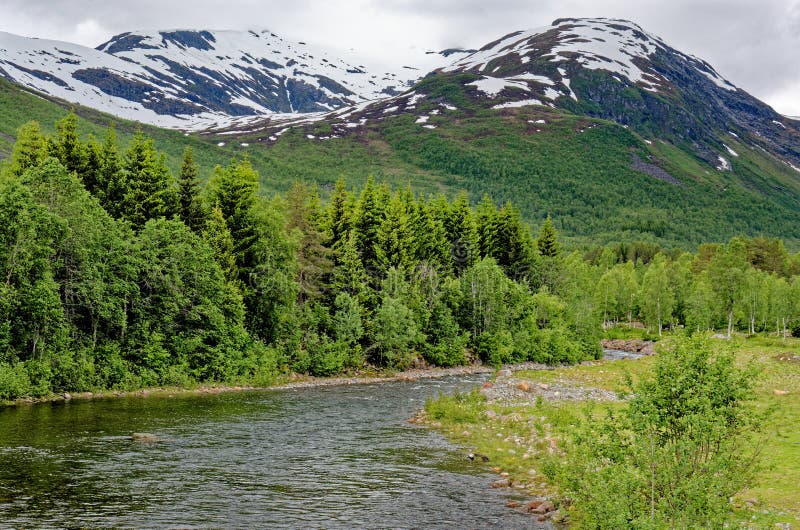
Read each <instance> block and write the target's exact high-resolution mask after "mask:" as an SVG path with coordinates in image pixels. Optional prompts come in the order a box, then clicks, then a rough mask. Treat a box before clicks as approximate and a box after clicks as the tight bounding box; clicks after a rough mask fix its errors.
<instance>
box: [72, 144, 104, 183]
mask: <svg viewBox="0 0 800 530" xmlns="http://www.w3.org/2000/svg"><path fill="white" fill-rule="evenodd" d="M102 149H103V148H102V147H101V145H100V144H99V143H98V142H97V139H96V138H95V137H94V135H91V134H90V135H89V138H88V139H87V141H86V148H85V151H84V153H85V155H86V159H85V161H84V165H83V172H82V173H81V174H80V175H78V176H79V177H80V179H81V181H82V182H83V185H84V187H85V188H86V189H87V190H88V191H89V193H91V194H92V195H94V196H95V197H97V186H98V179H99V178H100V173H101V170H102V167H103V153H102Z"/></svg>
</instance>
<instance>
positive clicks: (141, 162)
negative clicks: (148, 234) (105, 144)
mask: <svg viewBox="0 0 800 530" xmlns="http://www.w3.org/2000/svg"><path fill="white" fill-rule="evenodd" d="M122 170H123V171H124V172H125V178H126V181H127V190H126V192H125V195H124V197H123V201H122V204H123V209H122V212H121V215H122V217H123V218H124V219H126V220H128V221H130V223H131V224H132V225H133V226H134V227H135V228H141V227H143V226H144V224H145V223H146V222H147V221H148V220H150V219H158V218H161V217H164V218H169V217H171V216H172V215H174V214H176V213H178V194H177V190H176V189H175V182H174V178H173V176H172V173H171V172H170V170H169V169H168V168H167V165H166V159H165V156H164V155H163V154H159V153H158V152H157V151H156V149H155V146H154V145H153V141H152V139H148V138H145V136H144V134H143V133H142V132H141V131H139V132H137V134H136V135H135V136H134V137H133V141H132V142H131V145H130V146H129V147H128V151H127V152H126V153H125V160H124V162H123V164H122Z"/></svg>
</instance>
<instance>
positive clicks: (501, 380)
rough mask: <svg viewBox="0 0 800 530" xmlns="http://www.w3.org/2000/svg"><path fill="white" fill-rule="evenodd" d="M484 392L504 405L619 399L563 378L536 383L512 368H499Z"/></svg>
mask: <svg viewBox="0 0 800 530" xmlns="http://www.w3.org/2000/svg"><path fill="white" fill-rule="evenodd" d="M480 392H481V394H483V395H484V396H486V399H487V401H488V402H489V403H498V404H501V405H530V404H534V403H536V402H537V401H538V400H542V399H543V400H547V401H618V399H619V398H618V397H617V395H616V394H615V393H613V392H609V391H608V390H602V389H600V388H592V387H587V386H583V385H581V384H580V383H578V382H577V381H570V380H568V379H560V380H558V381H555V382H552V383H537V382H532V381H527V380H524V379H517V378H515V377H514V374H513V372H512V371H511V370H500V371H499V372H498V373H497V378H496V379H495V380H494V382H487V383H485V384H484V385H483V387H482V388H481V391H480Z"/></svg>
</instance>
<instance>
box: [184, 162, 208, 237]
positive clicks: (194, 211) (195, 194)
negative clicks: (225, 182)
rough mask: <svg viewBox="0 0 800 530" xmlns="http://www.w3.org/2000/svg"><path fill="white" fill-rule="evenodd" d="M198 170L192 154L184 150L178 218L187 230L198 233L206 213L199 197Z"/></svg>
mask: <svg viewBox="0 0 800 530" xmlns="http://www.w3.org/2000/svg"><path fill="white" fill-rule="evenodd" d="M198 174H199V168H198V167H197V164H195V162H194V152H193V151H192V148H191V147H187V148H186V152H185V153H184V155H183V164H182V165H181V172H180V177H179V179H178V216H179V217H180V218H181V221H183V222H184V224H186V226H188V227H189V228H191V229H192V230H194V232H195V233H199V232H200V231H201V230H202V229H203V227H204V225H205V222H206V217H207V215H206V212H205V208H204V206H203V201H202V199H201V197H200V181H199V178H198Z"/></svg>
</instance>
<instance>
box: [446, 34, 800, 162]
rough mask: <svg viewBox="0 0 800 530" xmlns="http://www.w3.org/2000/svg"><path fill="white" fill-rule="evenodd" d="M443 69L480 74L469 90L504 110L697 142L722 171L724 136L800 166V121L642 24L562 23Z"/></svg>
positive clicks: (513, 37) (726, 157)
mask: <svg viewBox="0 0 800 530" xmlns="http://www.w3.org/2000/svg"><path fill="white" fill-rule="evenodd" d="M442 72H443V73H444V74H450V75H453V74H459V73H468V74H474V75H477V76H480V77H479V78H477V79H476V80H474V81H472V82H469V83H468V84H469V85H470V86H474V87H475V91H476V92H477V93H479V94H480V96H482V97H485V98H487V99H489V100H502V101H501V102H500V103H498V104H497V106H501V105H502V106H511V105H513V106H517V105H526V104H541V105H552V106H556V107H560V108H563V109H565V110H568V111H571V112H574V113H576V114H584V115H588V116H593V117H598V118H603V119H608V120H612V121H615V122H617V123H619V124H622V125H625V126H630V127H633V128H634V129H635V130H637V131H638V132H640V133H641V134H643V135H645V136H646V137H649V138H660V139H669V140H671V141H673V142H677V143H681V144H688V145H691V146H692V148H693V150H694V151H695V152H696V154H697V155H698V156H700V157H701V158H702V159H704V160H705V161H706V162H708V163H710V164H714V165H715V166H719V167H722V168H727V169H729V168H730V159H731V158H732V157H736V156H737V153H736V152H735V151H734V150H732V149H730V148H729V147H728V146H727V144H726V141H725V137H724V136H722V137H720V133H722V134H723V135H725V134H726V135H728V137H729V138H730V137H734V138H742V137H744V138H745V139H746V141H747V142H751V143H753V144H755V145H759V146H761V147H763V148H765V149H767V150H769V151H770V152H772V153H775V154H777V155H778V156H780V157H782V158H783V159H785V160H786V162H787V163H789V164H792V166H793V167H795V168H800V122H798V121H796V120H793V119H790V118H787V117H785V116H781V115H780V114H778V113H777V112H775V111H774V110H773V109H772V108H770V107H769V106H768V105H766V104H764V103H763V102H761V101H759V100H758V99H756V98H754V97H753V96H751V95H750V94H748V93H747V92H745V91H744V90H742V89H740V88H737V87H736V86H734V85H733V84H731V83H730V82H729V81H727V80H726V79H724V78H723V77H722V76H721V75H720V74H719V73H717V72H716V70H714V68H713V67H712V66H711V65H710V64H708V63H707V62H705V61H703V60H702V59H699V58H697V57H694V56H692V55H687V54H685V53H682V52H680V51H678V50H676V49H674V48H672V47H670V46H669V45H668V44H667V43H665V42H664V41H663V40H662V39H660V38H659V37H656V36H654V35H652V34H649V33H647V32H646V31H645V30H643V29H642V28H641V27H640V26H638V25H637V24H635V23H633V22H629V21H624V20H610V19H560V20H556V21H555V22H554V23H553V24H552V26H548V27H544V28H539V29H537V30H532V31H525V32H515V33H511V34H509V35H506V36H505V37H503V38H501V39H498V40H496V41H494V42H492V43H489V44H487V45H486V46H484V47H483V48H481V49H480V50H479V51H477V52H475V53H473V54H471V55H469V56H467V57H464V58H461V59H460V60H457V61H456V62H454V63H453V64H451V65H449V66H447V67H445V68H444V69H442ZM798 171H800V169H798Z"/></svg>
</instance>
